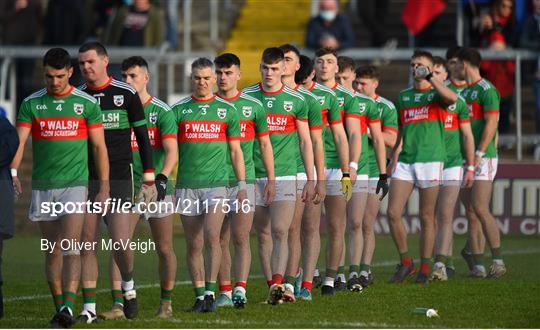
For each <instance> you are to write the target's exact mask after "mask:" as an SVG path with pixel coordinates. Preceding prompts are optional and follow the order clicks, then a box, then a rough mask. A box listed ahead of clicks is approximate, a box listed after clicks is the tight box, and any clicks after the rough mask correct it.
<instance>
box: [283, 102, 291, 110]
mask: <svg viewBox="0 0 540 330" xmlns="http://www.w3.org/2000/svg"><path fill="white" fill-rule="evenodd" d="M292 108H293V103H292V102H291V101H283V109H285V111H287V112H289V111H291V110H292Z"/></svg>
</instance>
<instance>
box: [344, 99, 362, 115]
mask: <svg viewBox="0 0 540 330" xmlns="http://www.w3.org/2000/svg"><path fill="white" fill-rule="evenodd" d="M343 108H344V110H345V116H346V117H347V116H352V117H359V116H361V115H362V114H361V113H360V102H356V97H354V96H351V95H348V94H345V102H344V103H343Z"/></svg>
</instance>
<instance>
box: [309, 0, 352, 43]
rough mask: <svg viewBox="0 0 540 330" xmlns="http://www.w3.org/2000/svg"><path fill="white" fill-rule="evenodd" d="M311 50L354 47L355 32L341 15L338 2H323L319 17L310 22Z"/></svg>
mask: <svg viewBox="0 0 540 330" xmlns="http://www.w3.org/2000/svg"><path fill="white" fill-rule="evenodd" d="M306 46H307V48H309V49H319V48H325V47H328V48H333V49H345V48H350V47H353V46H354V32H353V29H352V26H351V23H350V22H349V20H348V19H347V17H346V16H345V15H342V14H340V13H339V3H338V1H336V0H322V1H321V5H320V9H319V15H317V16H316V17H312V18H311V19H310V20H309V23H308V26H307V32H306Z"/></svg>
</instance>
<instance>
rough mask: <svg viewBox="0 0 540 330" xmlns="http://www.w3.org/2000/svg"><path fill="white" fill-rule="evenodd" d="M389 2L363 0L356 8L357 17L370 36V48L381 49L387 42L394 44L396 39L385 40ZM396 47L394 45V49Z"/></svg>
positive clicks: (386, 0)
mask: <svg viewBox="0 0 540 330" xmlns="http://www.w3.org/2000/svg"><path fill="white" fill-rule="evenodd" d="M389 3H390V0H363V1H362V3H361V5H360V6H357V7H358V16H360V18H361V19H362V20H363V21H364V25H365V26H366V27H367V28H368V30H369V32H370V34H371V40H370V46H371V47H382V46H384V45H385V44H386V43H387V42H389V43H392V44H395V43H396V42H397V41H396V39H390V40H388V39H387V38H386V24H385V21H386V18H387V16H388V8H389V7H388V5H389ZM395 46H397V45H394V47H395Z"/></svg>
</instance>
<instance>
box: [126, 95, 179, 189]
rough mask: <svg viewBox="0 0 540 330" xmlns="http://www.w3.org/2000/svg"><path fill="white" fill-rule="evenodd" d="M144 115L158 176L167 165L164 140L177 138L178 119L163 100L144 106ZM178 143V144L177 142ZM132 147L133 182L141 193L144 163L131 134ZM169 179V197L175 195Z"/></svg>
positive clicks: (154, 99)
mask: <svg viewBox="0 0 540 330" xmlns="http://www.w3.org/2000/svg"><path fill="white" fill-rule="evenodd" d="M144 115H145V117H146V122H147V123H148V124H147V126H146V127H147V129H148V137H149V139H150V145H151V146H152V151H153V160H154V170H155V173H156V175H157V174H159V173H161V171H162V170H163V165H164V163H165V149H164V148H163V139H164V138H175V139H176V135H177V132H178V126H177V125H176V118H175V116H174V113H173V112H172V111H171V109H170V108H169V106H168V105H167V104H165V103H164V102H162V101H161V100H159V99H157V98H154V97H152V99H151V100H150V102H148V103H147V104H146V105H145V106H144ZM175 143H176V142H175ZM131 147H132V150H133V182H134V186H135V190H134V191H135V193H134V195H137V194H138V193H139V189H140V188H141V185H142V174H143V168H142V161H141V157H140V155H139V151H138V146H137V140H136V138H135V134H134V133H133V132H131ZM170 179H171V178H170V177H169V180H168V181H167V195H170V194H172V193H173V186H172V180H170Z"/></svg>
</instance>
